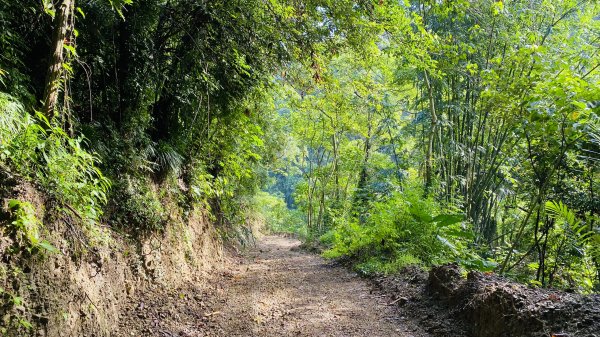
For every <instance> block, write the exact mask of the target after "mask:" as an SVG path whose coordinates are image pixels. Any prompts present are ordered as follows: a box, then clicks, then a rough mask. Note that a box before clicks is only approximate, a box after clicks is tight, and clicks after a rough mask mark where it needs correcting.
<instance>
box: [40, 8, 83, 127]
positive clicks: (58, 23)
mask: <svg viewBox="0 0 600 337" xmlns="http://www.w3.org/2000/svg"><path fill="white" fill-rule="evenodd" d="M74 2H75V0H62V1H61V4H60V6H59V7H58V9H57V11H56V14H55V17H54V33H53V36H52V56H51V58H50V64H49V66H48V75H47V78H46V86H45V89H44V110H43V113H44V115H45V116H46V117H48V119H51V118H53V117H54V115H55V114H56V111H55V108H56V103H57V101H58V91H59V89H60V77H61V74H62V70H63V62H64V45H65V38H66V36H67V30H68V28H69V17H70V15H71V13H72V9H73V5H74Z"/></svg>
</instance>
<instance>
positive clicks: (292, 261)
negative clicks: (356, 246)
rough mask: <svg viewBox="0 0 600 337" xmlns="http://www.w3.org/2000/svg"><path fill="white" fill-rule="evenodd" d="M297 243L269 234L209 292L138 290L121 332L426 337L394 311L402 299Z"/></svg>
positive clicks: (196, 287) (195, 289) (193, 287)
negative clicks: (309, 251) (387, 293)
mask: <svg viewBox="0 0 600 337" xmlns="http://www.w3.org/2000/svg"><path fill="white" fill-rule="evenodd" d="M299 245H300V242H299V241H297V240H294V239H291V238H283V237H276V236H267V237H265V238H263V239H262V240H261V241H260V242H259V243H258V245H257V247H256V248H255V249H252V250H250V251H249V252H247V253H246V254H244V255H245V256H243V257H239V260H240V261H236V262H237V263H233V264H232V267H231V269H230V270H229V271H226V272H221V273H219V274H218V275H214V276H213V278H214V279H213V280H210V281H209V282H206V283H205V284H209V285H212V286H211V287H208V288H207V287H202V286H199V285H195V284H189V285H187V286H183V287H179V288H177V289H171V290H167V289H165V288H154V289H147V290H146V291H143V292H139V294H138V295H139V296H135V297H134V298H136V301H135V302H132V303H131V304H130V305H129V310H126V311H125V312H123V314H122V316H121V319H120V322H121V325H120V326H119V329H118V330H119V331H118V332H117V334H116V335H117V336H189V337H198V336H245V337H248V336H346V337H348V336H372V337H378V336H386V337H388V336H398V337H408V336H413V337H425V336H429V334H427V333H426V332H424V331H423V330H422V329H420V328H419V327H418V326H417V324H416V323H415V322H414V321H413V320H408V319H406V318H405V317H404V316H402V315H401V314H399V313H398V312H397V304H398V302H399V301H395V302H394V299H393V298H390V297H389V296H387V295H384V294H383V293H382V292H380V291H378V290H377V289H375V288H376V287H375V286H374V285H373V284H372V283H371V282H369V281H368V280H365V279H363V278H360V277H359V276H358V275H356V274H354V273H352V272H349V271H348V270H347V269H346V268H344V267H341V266H334V265H332V264H331V263H329V262H327V261H325V260H323V259H322V258H320V257H318V256H317V255H314V254H310V253H307V252H305V251H303V250H300V249H299V248H298V246H299ZM392 302H393V303H392Z"/></svg>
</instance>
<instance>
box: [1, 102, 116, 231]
mask: <svg viewBox="0 0 600 337" xmlns="http://www.w3.org/2000/svg"><path fill="white" fill-rule="evenodd" d="M0 112H1V115H2V119H3V122H5V123H3V124H2V126H1V127H0V137H1V138H0V153H2V156H1V163H2V164H3V165H4V169H6V170H9V171H10V172H12V173H14V174H17V175H19V176H21V177H23V178H26V179H29V180H31V181H32V182H34V183H36V184H37V185H39V186H40V187H41V188H42V189H43V190H45V191H46V192H47V193H48V194H49V195H50V196H52V197H53V198H55V199H56V200H57V201H58V202H59V203H60V204H61V205H62V206H64V207H65V209H64V211H65V212H67V213H71V214H72V215H73V216H74V217H77V218H79V219H80V220H81V224H82V226H83V228H84V229H85V230H86V231H87V234H89V235H90V238H94V237H96V238H100V237H101V234H100V231H99V228H98V227H97V226H96V224H97V221H98V220H99V219H100V217H101V215H102V207H103V206H104V204H105V203H106V201H107V196H106V193H107V192H108V190H109V188H110V182H109V180H108V179H107V178H105V177H104V176H103V175H102V173H101V172H100V170H99V169H98V167H97V166H96V165H97V163H98V162H99V160H98V158H97V157H96V156H95V155H94V154H91V153H89V152H88V151H87V150H85V149H84V148H83V144H84V138H83V137H79V138H72V137H70V136H69V135H68V134H67V133H66V132H65V131H64V130H63V129H62V128H61V127H60V126H57V125H55V124H51V123H50V122H48V120H47V119H45V118H44V117H43V116H41V115H40V114H37V115H36V117H37V119H33V118H31V117H30V116H29V115H28V114H26V113H25V112H24V111H23V108H22V107H21V106H20V105H19V104H18V103H16V102H14V100H12V99H11V98H9V97H8V96H6V95H4V96H0Z"/></svg>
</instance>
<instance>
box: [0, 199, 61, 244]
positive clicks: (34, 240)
mask: <svg viewBox="0 0 600 337" xmlns="http://www.w3.org/2000/svg"><path fill="white" fill-rule="evenodd" d="M8 208H9V210H10V212H11V213H12V214H11V215H12V217H13V219H14V220H13V221H12V222H11V225H12V226H11V229H12V231H13V234H12V236H13V237H14V238H15V240H16V242H17V245H18V246H19V247H20V248H21V249H26V250H27V251H29V252H30V253H33V252H35V251H41V250H44V251H47V252H50V253H57V252H58V250H57V249H56V248H55V247H54V246H52V244H50V243H49V242H48V241H46V240H43V239H41V230H42V228H43V225H42V223H41V222H40V221H39V220H38V218H37V217H36V215H35V209H34V208H33V206H32V205H31V203H29V202H26V201H19V200H9V202H8Z"/></svg>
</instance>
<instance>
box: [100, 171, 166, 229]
mask: <svg viewBox="0 0 600 337" xmlns="http://www.w3.org/2000/svg"><path fill="white" fill-rule="evenodd" d="M152 187H153V183H152V181H150V180H149V179H144V178H135V177H131V176H127V177H125V178H123V179H122V180H120V181H119V183H118V184H115V185H114V187H113V189H112V191H111V194H110V200H111V203H110V204H109V208H108V214H107V218H108V221H109V222H111V223H112V224H113V225H114V226H115V227H120V228H123V229H127V230H130V231H133V232H137V233H142V234H148V233H152V232H153V231H160V230H163V229H164V228H165V224H166V221H167V212H166V210H165V208H164V206H163V201H162V200H161V198H160V196H159V195H158V192H157V190H156V189H153V188H152Z"/></svg>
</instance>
